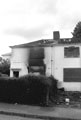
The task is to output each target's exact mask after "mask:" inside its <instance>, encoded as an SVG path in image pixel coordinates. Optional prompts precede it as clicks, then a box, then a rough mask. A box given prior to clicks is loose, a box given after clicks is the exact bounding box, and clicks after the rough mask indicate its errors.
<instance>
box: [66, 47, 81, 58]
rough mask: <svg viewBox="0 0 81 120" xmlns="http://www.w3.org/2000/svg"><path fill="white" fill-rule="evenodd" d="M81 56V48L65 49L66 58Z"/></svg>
mask: <svg viewBox="0 0 81 120" xmlns="http://www.w3.org/2000/svg"><path fill="white" fill-rule="evenodd" d="M79 56H80V51H79V47H74V46H71V47H65V48H64V57H65V58H71V57H74V58H76V57H79Z"/></svg>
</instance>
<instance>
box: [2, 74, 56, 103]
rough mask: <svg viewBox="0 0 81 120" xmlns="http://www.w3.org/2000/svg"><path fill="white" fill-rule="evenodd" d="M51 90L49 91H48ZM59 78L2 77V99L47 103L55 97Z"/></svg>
mask: <svg viewBox="0 0 81 120" xmlns="http://www.w3.org/2000/svg"><path fill="white" fill-rule="evenodd" d="M48 90H49V93H48ZM56 94H57V80H56V79H54V78H53V77H52V76H51V77H46V76H42V75H39V76H35V75H26V76H22V77H20V78H9V77H8V78H3V77H0V101H1V102H8V103H19V104H37V105H39V104H46V97H47V95H48V97H49V100H50V101H52V100H53V99H55V96H56Z"/></svg>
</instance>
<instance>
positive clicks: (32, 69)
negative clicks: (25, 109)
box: [28, 66, 45, 74]
mask: <svg viewBox="0 0 81 120" xmlns="http://www.w3.org/2000/svg"><path fill="white" fill-rule="evenodd" d="M28 72H29V73H37V72H38V73H40V74H45V66H29V67H28Z"/></svg>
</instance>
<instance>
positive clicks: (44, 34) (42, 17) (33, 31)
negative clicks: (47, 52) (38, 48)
mask: <svg viewBox="0 0 81 120" xmlns="http://www.w3.org/2000/svg"><path fill="white" fill-rule="evenodd" d="M79 21H81V0H0V55H2V54H5V53H8V52H11V49H10V48H9V46H13V45H17V44H22V43H28V42H31V41H34V40H40V39H45V38H46V39H50V38H53V31H60V37H61V38H70V37H72V34H71V33H72V32H73V30H74V27H75V26H76V24H77V23H78V22H79Z"/></svg>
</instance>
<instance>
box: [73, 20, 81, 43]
mask: <svg viewBox="0 0 81 120" xmlns="http://www.w3.org/2000/svg"><path fill="white" fill-rule="evenodd" d="M72 35H73V38H72V41H77V42H81V40H80V39H81V21H79V22H78V23H77V24H76V26H75V28H74V31H73V33H72Z"/></svg>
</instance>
